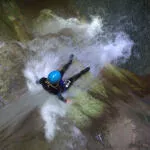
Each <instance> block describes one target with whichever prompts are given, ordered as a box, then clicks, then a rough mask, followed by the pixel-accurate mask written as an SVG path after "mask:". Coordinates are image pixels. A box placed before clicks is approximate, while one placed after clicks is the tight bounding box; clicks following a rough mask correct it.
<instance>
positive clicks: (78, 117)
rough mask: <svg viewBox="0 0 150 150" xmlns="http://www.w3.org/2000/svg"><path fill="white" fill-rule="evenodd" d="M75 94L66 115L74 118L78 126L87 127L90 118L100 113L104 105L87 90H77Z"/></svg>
mask: <svg viewBox="0 0 150 150" xmlns="http://www.w3.org/2000/svg"><path fill="white" fill-rule="evenodd" d="M76 95H77V96H76V97H75V99H74V104H73V105H72V106H71V108H70V109H69V111H68V117H69V118H71V119H72V120H74V122H75V124H77V125H78V126H79V127H81V128H82V127H88V126H90V124H91V119H93V118H97V117H99V116H100V115H101V113H102V112H103V110H104V106H105V105H104V103H103V102H101V101H100V100H97V99H95V98H93V97H92V96H91V95H89V94H88V93H87V92H83V91H80V90H77V91H76Z"/></svg>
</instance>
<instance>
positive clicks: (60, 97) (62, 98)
mask: <svg viewBox="0 0 150 150" xmlns="http://www.w3.org/2000/svg"><path fill="white" fill-rule="evenodd" d="M57 96H58V98H59V99H60V100H61V101H63V102H65V103H66V101H67V100H66V99H65V98H64V97H63V96H62V95H61V93H60V92H59V93H58V94H57Z"/></svg>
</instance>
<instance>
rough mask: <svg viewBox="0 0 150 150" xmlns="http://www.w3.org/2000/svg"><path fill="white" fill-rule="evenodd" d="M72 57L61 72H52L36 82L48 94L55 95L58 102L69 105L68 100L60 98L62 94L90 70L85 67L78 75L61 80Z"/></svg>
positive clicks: (71, 56)
mask: <svg viewBox="0 0 150 150" xmlns="http://www.w3.org/2000/svg"><path fill="white" fill-rule="evenodd" d="M73 57H74V55H73V54H71V55H70V58H69V61H68V63H66V64H65V65H64V66H63V67H62V69H61V70H54V71H52V72H50V73H49V75H48V78H45V77H42V78H41V79H40V80H38V81H36V83H37V84H41V85H42V86H43V88H44V89H45V90H46V91H48V92H49V93H52V94H55V95H57V96H58V98H59V100H61V101H63V102H65V103H69V102H70V100H68V99H65V98H64V97H63V96H62V93H63V92H65V91H66V90H68V89H69V88H70V87H71V85H72V84H73V83H74V82H75V81H76V80H77V79H78V78H79V77H81V76H82V75H83V74H85V73H86V72H88V71H89V70H90V67H86V68H85V69H83V70H81V71H80V72H79V73H77V74H75V75H73V76H72V77H70V78H69V79H65V80H63V79H62V78H63V75H64V73H65V72H66V70H67V69H68V68H69V66H70V65H71V64H72V61H73Z"/></svg>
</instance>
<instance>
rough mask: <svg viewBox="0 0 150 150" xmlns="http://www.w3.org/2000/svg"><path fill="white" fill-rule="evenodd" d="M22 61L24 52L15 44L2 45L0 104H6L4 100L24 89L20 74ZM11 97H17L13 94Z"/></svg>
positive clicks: (0, 58) (0, 50)
mask: <svg viewBox="0 0 150 150" xmlns="http://www.w3.org/2000/svg"><path fill="white" fill-rule="evenodd" d="M24 61H25V51H24V50H22V49H21V48H20V47H19V46H18V45H16V44H15V43H10V42H8V43H3V45H2V46H1V47H0V77H1V78H0V101H1V103H6V101H5V99H9V96H10V95H11V94H13V93H14V92H17V91H19V90H20V89H22V88H24V87H25V86H24V85H25V84H24V83H25V81H24V77H23V73H22V69H23V66H24V64H23V63H24ZM13 95H14V96H17V95H15V94H13ZM11 98H12V95H11Z"/></svg>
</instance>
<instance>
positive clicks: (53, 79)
mask: <svg viewBox="0 0 150 150" xmlns="http://www.w3.org/2000/svg"><path fill="white" fill-rule="evenodd" d="M60 80H61V74H60V71H57V70H56V71H52V72H51V73H49V75H48V81H49V82H50V83H51V84H56V83H58V82H59V81H60Z"/></svg>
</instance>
